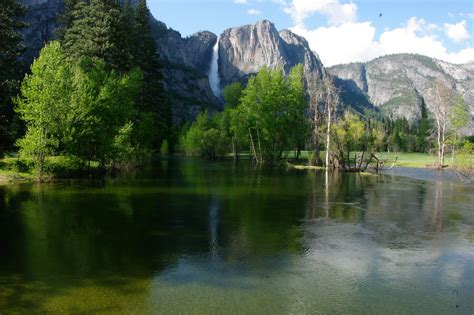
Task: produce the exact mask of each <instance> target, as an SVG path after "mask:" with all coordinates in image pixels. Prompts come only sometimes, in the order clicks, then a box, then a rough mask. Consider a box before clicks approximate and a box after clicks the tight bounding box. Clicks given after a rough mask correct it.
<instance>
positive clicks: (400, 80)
mask: <svg viewBox="0 0 474 315" xmlns="http://www.w3.org/2000/svg"><path fill="white" fill-rule="evenodd" d="M328 72H329V73H330V74H331V75H333V76H334V77H335V82H336V83H337V84H338V85H339V87H340V88H341V89H342V90H343V94H345V95H344V96H343V98H344V99H345V100H348V101H349V102H350V101H354V100H357V101H358V102H359V103H358V104H357V105H359V106H375V107H377V108H378V109H380V110H381V111H382V112H384V113H386V114H387V115H389V116H392V117H395V118H396V117H405V118H407V119H408V120H411V121H414V120H416V119H418V118H420V116H421V106H422V104H423V102H424V100H425V99H426V97H427V93H428V90H429V88H430V86H431V85H432V83H433V80H435V79H436V80H440V81H442V82H443V83H444V84H445V85H447V86H449V87H451V88H452V89H453V90H455V91H456V92H458V93H460V94H461V95H463V97H464V99H465V100H466V102H467V103H469V104H470V106H471V112H472V114H473V115H474V67H473V64H472V63H471V64H467V65H455V64H451V63H448V62H444V61H440V60H436V59H432V58H429V57H426V56H420V55H412V54H398V55H390V56H384V57H380V58H377V59H375V60H372V61H370V62H367V63H352V64H346V65H337V66H334V67H331V68H328ZM426 105H427V107H428V109H429V110H432V108H430V106H432V105H431V104H429V103H427V104H426Z"/></svg>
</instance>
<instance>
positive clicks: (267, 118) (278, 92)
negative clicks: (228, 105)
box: [231, 65, 308, 163]
mask: <svg viewBox="0 0 474 315" xmlns="http://www.w3.org/2000/svg"><path fill="white" fill-rule="evenodd" d="M302 73H303V69H302V66H301V65H299V66H296V67H295V68H294V69H292V71H291V74H290V76H289V78H285V76H284V74H283V71H282V70H281V69H276V70H269V69H266V68H263V69H262V70H260V72H259V73H258V74H257V75H256V76H254V77H252V78H251V79H250V80H249V83H248V85H247V87H246V88H245V90H244V91H243V93H242V97H241V98H240V99H241V103H240V105H239V106H237V108H235V110H234V111H233V112H232V115H231V116H232V118H231V130H232V132H233V134H234V135H235V136H236V137H237V138H239V139H241V140H243V139H247V140H246V142H247V143H249V144H250V147H251V153H252V155H253V158H254V159H255V160H256V161H257V162H259V163H260V162H267V163H273V162H275V161H277V160H279V159H280V158H281V156H282V153H283V150H284V149H285V148H287V147H293V146H296V145H298V142H299V141H300V140H301V139H302V138H303V137H305V136H306V130H307V126H308V123H307V119H306V117H305V110H306V107H307V104H306V101H305V99H304V85H303V83H302V81H303V76H302Z"/></svg>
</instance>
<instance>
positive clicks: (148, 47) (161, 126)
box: [124, 0, 171, 149]
mask: <svg viewBox="0 0 474 315" xmlns="http://www.w3.org/2000/svg"><path fill="white" fill-rule="evenodd" d="M126 7H127V3H125V8H124V14H128V13H127V12H128V10H126ZM132 43H133V44H132V45H131V47H132V49H133V50H132V56H133V61H134V66H136V67H139V68H140V69H141V70H142V71H143V76H144V78H143V86H142V91H141V94H140V96H139V98H138V100H137V103H138V104H137V108H138V110H139V111H140V112H141V113H142V114H143V115H142V117H141V118H140V119H142V120H143V119H145V118H144V117H145V116H147V115H151V119H152V121H153V125H154V127H153V129H154V131H155V132H154V135H150V134H149V133H150V132H145V134H147V137H150V136H151V137H152V138H154V141H153V143H151V145H153V146H154V147H155V149H159V145H160V143H161V142H162V141H163V140H165V139H167V138H168V137H169V134H170V129H171V109H170V105H169V101H168V99H167V97H166V94H165V92H164V88H163V84H162V79H163V76H162V74H161V65H160V62H159V59H158V54H157V51H156V43H155V40H154V38H153V37H152V35H151V27H150V11H149V10H148V7H147V2H146V0H139V1H138V3H137V6H136V8H135V19H134V28H133V42H132ZM168 140H170V139H168Z"/></svg>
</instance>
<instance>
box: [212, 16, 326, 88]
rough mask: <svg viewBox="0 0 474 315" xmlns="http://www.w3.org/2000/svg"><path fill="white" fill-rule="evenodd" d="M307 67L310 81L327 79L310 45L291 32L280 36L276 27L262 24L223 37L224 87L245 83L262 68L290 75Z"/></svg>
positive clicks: (240, 29) (236, 30) (222, 66)
mask: <svg viewBox="0 0 474 315" xmlns="http://www.w3.org/2000/svg"><path fill="white" fill-rule="evenodd" d="M299 63H301V64H303V65H304V71H305V76H306V78H309V76H310V75H312V74H313V75H316V76H318V77H320V78H321V77H323V76H324V75H325V73H326V72H325V70H324V67H323V65H322V63H321V61H320V60H319V58H318V56H317V55H316V54H315V53H314V52H312V51H311V49H310V48H309V45H308V42H307V41H306V40H305V39H304V38H302V37H300V36H297V35H296V34H294V33H292V32H291V31H288V30H283V31H280V32H278V31H277V29H276V28H275V26H274V25H273V23H271V22H269V21H265V20H264V21H260V22H257V23H255V24H253V25H245V26H241V27H236V28H230V29H227V30H225V31H224V32H223V33H222V35H221V36H220V37H219V75H220V78H221V83H222V85H226V84H229V83H231V82H234V81H242V80H245V79H246V78H247V77H248V76H249V75H251V74H255V73H257V72H258V71H259V70H260V69H261V68H262V67H264V66H266V67H269V68H272V69H273V68H277V67H281V68H282V69H283V70H284V71H285V73H288V72H289V70H290V69H291V67H293V66H294V65H297V64H299Z"/></svg>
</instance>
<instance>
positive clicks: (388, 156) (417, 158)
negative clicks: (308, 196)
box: [283, 151, 451, 168]
mask: <svg viewBox="0 0 474 315" xmlns="http://www.w3.org/2000/svg"><path fill="white" fill-rule="evenodd" d="M325 154H326V152H324V151H322V152H321V158H322V159H324V158H325ZM283 156H284V158H287V159H292V158H294V156H295V154H294V152H293V151H286V152H285V153H284V154H283ZM377 157H378V158H379V159H380V160H386V163H385V166H386V167H390V166H392V165H393V163H395V164H394V166H401V167H414V168H426V167H431V166H433V165H434V163H435V162H436V160H437V157H436V156H435V155H430V154H428V153H392V152H390V153H387V152H379V153H377ZM301 159H303V160H306V159H308V151H302V152H301ZM450 162H451V159H450V156H446V164H450Z"/></svg>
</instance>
